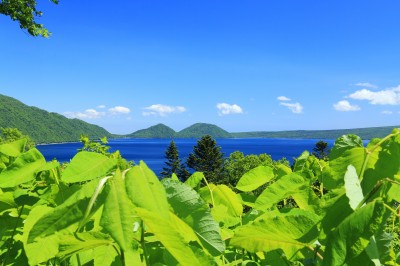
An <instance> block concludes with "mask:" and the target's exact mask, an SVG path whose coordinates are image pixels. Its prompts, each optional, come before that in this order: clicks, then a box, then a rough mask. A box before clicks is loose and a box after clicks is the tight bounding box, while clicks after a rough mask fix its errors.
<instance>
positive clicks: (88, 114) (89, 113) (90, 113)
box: [64, 109, 106, 119]
mask: <svg viewBox="0 0 400 266" xmlns="http://www.w3.org/2000/svg"><path fill="white" fill-rule="evenodd" d="M64 115H65V116H66V117H68V118H79V119H96V118H101V117H103V116H105V115H106V113H105V112H98V111H97V110H95V109H86V110H85V111H83V112H65V113H64Z"/></svg>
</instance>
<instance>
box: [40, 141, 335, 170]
mask: <svg viewBox="0 0 400 266" xmlns="http://www.w3.org/2000/svg"><path fill="white" fill-rule="evenodd" d="M174 141H175V144H176V146H177V147H178V150H179V156H180V158H181V159H182V162H184V161H185V160H186V158H187V157H188V155H189V153H191V152H192V151H193V146H195V145H196V143H197V139H175V140H174ZM216 141H217V144H218V145H219V146H220V147H221V151H222V152H223V153H224V156H225V157H228V156H229V154H231V153H232V152H234V151H241V152H243V153H244V154H245V155H249V154H262V153H267V154H269V155H271V157H272V159H274V160H279V159H281V158H282V157H286V159H288V160H289V161H290V162H291V163H292V162H293V158H296V157H298V156H299V155H300V154H301V153H302V152H303V151H305V150H308V151H310V152H311V151H312V149H313V148H314V146H315V143H317V142H318V141H319V140H316V139H262V138H260V139H258V138H251V139H217V140H216ZM324 141H326V142H327V143H328V144H329V147H332V145H333V143H334V140H324ZM169 143H170V140H169V139H112V140H109V143H108V145H109V146H110V147H111V149H110V151H111V152H113V151H116V150H119V151H120V152H121V155H122V156H123V157H124V158H125V159H127V160H132V161H134V162H136V163H139V161H140V160H143V161H145V162H146V164H147V165H148V166H149V167H150V168H151V169H152V170H153V171H154V172H155V173H156V174H157V175H158V174H159V173H160V172H161V171H162V168H163V167H164V162H165V158H164V155H165V150H166V149H167V147H168V145H169ZM37 148H38V149H39V151H40V152H41V153H42V154H43V155H44V157H45V158H46V160H48V161H49V160H52V159H54V158H55V159H57V160H58V161H60V162H68V161H69V160H70V159H71V158H72V157H73V156H74V155H75V154H76V151H77V149H80V148H82V143H79V142H74V143H61V144H43V145H37Z"/></svg>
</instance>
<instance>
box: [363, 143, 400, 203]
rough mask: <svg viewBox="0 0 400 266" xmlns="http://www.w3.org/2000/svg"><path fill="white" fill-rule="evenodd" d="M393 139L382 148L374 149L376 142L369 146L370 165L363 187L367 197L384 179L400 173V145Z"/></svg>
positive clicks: (364, 177)
mask: <svg viewBox="0 0 400 266" xmlns="http://www.w3.org/2000/svg"><path fill="white" fill-rule="evenodd" d="M399 142H400V141H399ZM399 142H397V141H394V140H393V139H392V138H390V139H388V140H386V141H385V142H384V143H382V144H381V146H378V147H374V146H375V145H376V143H375V142H372V141H371V143H370V144H369V145H368V146H367V150H368V152H369V158H368V163H367V165H366V167H365V168H366V169H365V172H364V176H363V177H362V178H363V179H362V180H361V186H362V188H363V191H364V194H365V195H366V194H367V193H368V192H369V191H371V190H372V189H373V187H374V186H375V185H376V183H377V182H378V181H379V180H381V179H383V178H391V179H393V178H394V175H396V174H398V173H399V171H400V143H399Z"/></svg>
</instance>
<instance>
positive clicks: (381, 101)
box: [348, 86, 400, 105]
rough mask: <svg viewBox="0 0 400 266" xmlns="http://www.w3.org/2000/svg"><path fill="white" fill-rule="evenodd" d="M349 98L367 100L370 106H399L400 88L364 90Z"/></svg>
mask: <svg viewBox="0 0 400 266" xmlns="http://www.w3.org/2000/svg"><path fill="white" fill-rule="evenodd" d="M348 97H349V98H351V99H355V100H366V101H369V103H370V104H377V105H398V104H400V86H397V87H395V88H390V89H386V90H380V91H371V90H368V89H362V90H358V91H356V92H354V93H352V94H350V95H349V96H348Z"/></svg>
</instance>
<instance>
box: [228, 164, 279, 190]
mask: <svg viewBox="0 0 400 266" xmlns="http://www.w3.org/2000/svg"><path fill="white" fill-rule="evenodd" d="M273 178H274V172H273V170H272V168H271V167H269V166H264V165H260V166H258V167H256V168H253V169H251V170H250V171H248V172H247V173H245V174H244V175H243V176H242V177H241V178H240V179H239V181H238V183H237V185H236V188H237V189H239V190H240V191H245V192H248V191H253V190H255V189H257V188H259V187H260V186H262V185H264V184H265V183H267V182H269V181H271V179H273Z"/></svg>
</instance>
